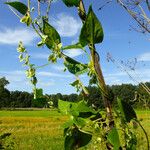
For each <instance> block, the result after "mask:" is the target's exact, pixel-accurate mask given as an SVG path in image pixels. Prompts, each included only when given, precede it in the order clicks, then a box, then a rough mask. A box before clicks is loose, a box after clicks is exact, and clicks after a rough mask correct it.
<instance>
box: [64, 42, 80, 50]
mask: <svg viewBox="0 0 150 150" xmlns="http://www.w3.org/2000/svg"><path fill="white" fill-rule="evenodd" d="M68 49H83V47H82V45H81V44H80V43H76V44H73V45H68V46H65V47H63V48H62V50H68Z"/></svg>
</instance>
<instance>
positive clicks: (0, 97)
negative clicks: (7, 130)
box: [0, 77, 10, 108]
mask: <svg viewBox="0 0 150 150" xmlns="http://www.w3.org/2000/svg"><path fill="white" fill-rule="evenodd" d="M8 84H9V81H8V80H6V78H5V77H2V78H0V108H1V107H9V104H10V103H9V100H10V92H9V90H7V89H6V88H5V86H7V85H8Z"/></svg>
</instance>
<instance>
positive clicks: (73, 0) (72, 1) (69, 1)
mask: <svg viewBox="0 0 150 150" xmlns="http://www.w3.org/2000/svg"><path fill="white" fill-rule="evenodd" d="M63 2H64V3H65V5H66V6H67V7H73V6H76V7H78V6H79V2H80V0H63Z"/></svg>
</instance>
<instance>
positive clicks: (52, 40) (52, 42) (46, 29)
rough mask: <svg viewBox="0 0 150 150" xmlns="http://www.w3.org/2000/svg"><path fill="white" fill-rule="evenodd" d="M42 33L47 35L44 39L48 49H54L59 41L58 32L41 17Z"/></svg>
mask: <svg viewBox="0 0 150 150" xmlns="http://www.w3.org/2000/svg"><path fill="white" fill-rule="evenodd" d="M42 32H43V34H44V35H47V39H46V41H45V44H46V46H47V47H48V48H49V49H54V48H55V47H56V46H57V45H58V44H60V43H61V38H60V35H59V33H58V32H57V31H56V29H55V28H54V27H52V26H51V25H50V24H49V23H48V22H46V21H45V20H44V19H43V30H42Z"/></svg>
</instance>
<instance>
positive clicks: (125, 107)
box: [117, 98, 137, 122]
mask: <svg viewBox="0 0 150 150" xmlns="http://www.w3.org/2000/svg"><path fill="white" fill-rule="evenodd" d="M117 101H118V105H119V109H120V112H121V114H122V116H123V118H124V119H125V120H126V121H127V122H130V121H131V120H132V119H134V118H136V119H137V116H136V112H135V111H134V109H133V108H132V106H131V105H129V104H128V103H127V102H125V101H123V100H121V99H119V98H118V99H117Z"/></svg>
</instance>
